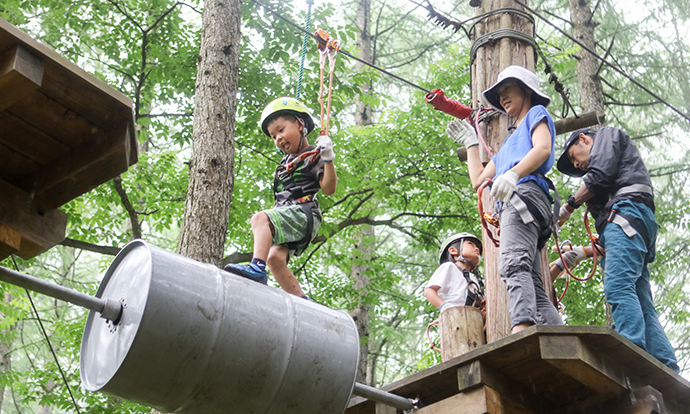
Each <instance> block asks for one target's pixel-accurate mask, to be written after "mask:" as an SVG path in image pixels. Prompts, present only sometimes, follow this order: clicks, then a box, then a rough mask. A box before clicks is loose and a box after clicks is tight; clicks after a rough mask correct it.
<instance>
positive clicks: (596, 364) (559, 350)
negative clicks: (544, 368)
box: [539, 335, 628, 396]
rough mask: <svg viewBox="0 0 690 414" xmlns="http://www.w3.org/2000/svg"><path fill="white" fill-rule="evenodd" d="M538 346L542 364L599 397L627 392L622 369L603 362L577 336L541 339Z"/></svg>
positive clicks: (601, 358)
mask: <svg viewBox="0 0 690 414" xmlns="http://www.w3.org/2000/svg"><path fill="white" fill-rule="evenodd" d="M539 347H540V352H541V358H542V359H543V360H544V361H547V362H548V363H550V364H551V365H553V366H555V367H556V368H558V369H560V370H561V371H562V372H563V373H565V374H567V375H569V376H570V377H572V378H574V379H576V380H578V381H579V382H580V383H582V384H583V385H585V386H587V387H588V388H590V389H592V390H594V391H596V392H598V393H599V394H602V395H606V396H616V395H619V394H622V393H624V392H627V391H628V387H627V385H626V380H625V375H624V370H623V368H622V367H620V366H619V365H618V364H616V363H615V362H614V361H612V360H609V359H606V360H604V359H603V357H602V356H601V354H599V353H596V352H594V351H593V350H591V349H590V348H589V346H587V345H586V344H585V343H583V342H582V340H581V339H580V338H579V337H577V336H550V335H544V336H540V337H539Z"/></svg>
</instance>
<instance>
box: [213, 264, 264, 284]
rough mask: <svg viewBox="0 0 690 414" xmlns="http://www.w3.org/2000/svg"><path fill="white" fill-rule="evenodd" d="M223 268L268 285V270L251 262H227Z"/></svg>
mask: <svg viewBox="0 0 690 414" xmlns="http://www.w3.org/2000/svg"><path fill="white" fill-rule="evenodd" d="M223 270H225V271H226V272H230V273H232V274H235V275H237V276H242V277H244V278H247V279H249V280H253V281H255V282H259V283H261V284H263V285H268V272H266V271H265V270H261V269H259V267H258V266H254V265H253V264H247V265H238V264H235V263H228V264H227V265H225V267H224V268H223Z"/></svg>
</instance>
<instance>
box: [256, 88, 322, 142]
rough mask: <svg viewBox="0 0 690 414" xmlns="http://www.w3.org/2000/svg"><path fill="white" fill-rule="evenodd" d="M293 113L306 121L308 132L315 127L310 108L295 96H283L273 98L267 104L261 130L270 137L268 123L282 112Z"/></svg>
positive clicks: (262, 115) (262, 116) (263, 113)
mask: <svg viewBox="0 0 690 414" xmlns="http://www.w3.org/2000/svg"><path fill="white" fill-rule="evenodd" d="M286 113H289V114H293V115H295V116H297V117H299V118H301V119H302V120H303V121H304V126H305V127H306V128H307V134H308V133H310V132H311V131H312V130H313V129H314V120H313V119H312V117H311V115H309V110H308V109H307V107H306V106H304V105H303V104H302V103H301V102H300V101H298V100H297V99H295V98H289V97H282V98H278V99H275V100H273V101H272V102H271V103H269V104H268V105H266V108H264V111H263V112H262V113H261V130H263V131H264V134H266V135H268V136H269V137H270V136H271V134H269V133H268V124H270V123H271V121H273V119H275V117H276V116H278V115H280V114H286Z"/></svg>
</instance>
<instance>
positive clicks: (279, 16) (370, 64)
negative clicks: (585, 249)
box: [252, 0, 432, 94]
mask: <svg viewBox="0 0 690 414" xmlns="http://www.w3.org/2000/svg"><path fill="white" fill-rule="evenodd" d="M252 1H253V2H254V3H256V4H258V5H259V6H261V7H263V8H264V9H266V10H268V11H269V12H271V13H273V15H275V16H276V17H278V18H279V19H281V20H283V21H285V22H286V23H288V24H289V25H291V26H293V27H294V28H296V29H297V30H299V31H301V32H304V33H305V34H307V35H309V36H311V37H313V38H314V39H315V40H316V41H317V42H320V41H321V39H320V38H319V37H318V36H315V35H314V34H313V33H310V32H309V31H307V30H305V29H304V28H302V27H301V26H299V25H298V24H296V23H294V22H292V21H291V20H289V19H288V18H287V17H284V16H283V15H281V14H280V13H278V12H277V11H275V10H273V9H271V8H270V7H268V6H266V5H265V4H263V3H261V2H259V1H258V0H252ZM338 52H339V53H342V54H343V55H345V56H347V57H349V58H351V59H354V60H356V61H358V62H360V63H363V64H365V65H367V66H369V67H371V68H373V69H376V70H378V71H379V72H383V73H385V74H386V75H388V76H390V77H393V78H395V79H397V80H399V81H401V82H404V83H406V84H408V85H410V86H412V87H415V88H417V89H419V90H420V91H423V92H426V93H428V94H430V93H432V92H431V91H430V90H428V89H425V88H422V87H421V86H419V85H417V84H415V83H412V82H410V81H408V80H407V79H403V78H401V77H400V76H398V75H394V74H392V73H390V72H389V71H387V70H385V69H383V68H380V67H378V66H376V65H374V64H372V63H369V62H367V61H364V60H362V59H360V58H358V57H356V56H353V55H351V54H350V53H348V52H346V51H344V50H342V49H340V50H339V51H338Z"/></svg>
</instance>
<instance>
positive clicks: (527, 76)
mask: <svg viewBox="0 0 690 414" xmlns="http://www.w3.org/2000/svg"><path fill="white" fill-rule="evenodd" d="M511 80H512V81H519V82H522V84H524V85H525V86H526V87H528V88H529V89H531V90H532V92H534V94H533V95H532V105H543V106H544V107H547V106H549V104H550V103H551V98H549V96H548V95H546V94H545V93H544V92H542V91H541V89H539V78H537V75H536V74H535V73H534V72H532V71H531V70H529V69H525V68H523V67H522V66H517V65H512V66H508V67H507V68H505V69H503V70H502V71H501V73H499V74H498V80H497V81H496V83H494V84H493V86H492V87H490V88H489V89H487V90H485V91H484V93H482V96H483V97H484V100H485V101H486V102H487V103H488V104H489V105H491V106H492V107H493V108H494V109H495V110H497V111H499V112H502V113H504V114H506V115H508V113H507V112H506V111H505V109H503V106H502V105H501V103H500V98H499V96H498V88H499V87H500V86H501V85H502V84H503V83H505V82H508V81H511Z"/></svg>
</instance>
